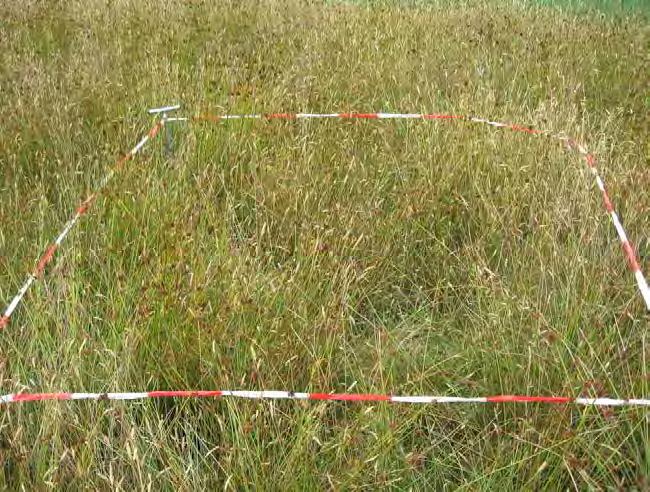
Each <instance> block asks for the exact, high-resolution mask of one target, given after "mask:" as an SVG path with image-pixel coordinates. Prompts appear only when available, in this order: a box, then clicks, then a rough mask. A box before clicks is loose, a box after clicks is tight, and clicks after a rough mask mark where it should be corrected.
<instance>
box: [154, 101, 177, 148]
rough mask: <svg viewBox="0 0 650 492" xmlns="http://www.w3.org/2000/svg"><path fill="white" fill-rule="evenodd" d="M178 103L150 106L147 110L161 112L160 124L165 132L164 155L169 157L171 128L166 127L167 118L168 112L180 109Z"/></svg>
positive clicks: (155, 112)
mask: <svg viewBox="0 0 650 492" xmlns="http://www.w3.org/2000/svg"><path fill="white" fill-rule="evenodd" d="M180 107H181V105H180V104H173V105H169V106H162V107H160V108H152V109H149V110H148V113H149V114H161V116H162V126H163V131H164V132H165V156H166V157H169V156H170V155H171V153H172V134H171V128H168V126H167V121H168V120H169V116H168V113H170V112H171V111H176V110H177V109H180Z"/></svg>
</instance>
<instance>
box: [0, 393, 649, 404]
mask: <svg viewBox="0 0 650 492" xmlns="http://www.w3.org/2000/svg"><path fill="white" fill-rule="evenodd" d="M221 397H231V398H247V399H260V400H261V399H263V400H328V401H357V402H380V401H384V402H390V403H425V404H427V403H428V404H433V403H438V404H443V403H555V404H574V405H587V406H615V407H622V406H637V407H638V406H644V407H647V406H650V399H638V398H636V399H634V398H628V399H617V398H584V397H577V398H571V397H564V396H525V395H497V396H479V397H462V396H395V395H382V394H373V393H298V392H293V391H231V390H215V391H211V390H204V391H142V392H132V393H15V394H10V395H3V396H0V404H2V403H20V402H29V401H45V400H143V399H146V398H221Z"/></svg>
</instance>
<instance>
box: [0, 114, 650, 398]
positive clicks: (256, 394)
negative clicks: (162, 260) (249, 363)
mask: <svg viewBox="0 0 650 492" xmlns="http://www.w3.org/2000/svg"><path fill="white" fill-rule="evenodd" d="M324 118H339V119H421V120H446V119H458V120H465V121H471V122H475V123H481V124H486V125H490V126H494V127H498V128H508V129H511V130H514V131H520V132H524V133H528V134H538V135H545V136H549V137H552V138H557V139H559V140H561V141H563V142H565V144H566V145H567V146H568V147H569V148H570V149H573V150H577V151H578V152H579V153H580V154H581V155H582V156H583V157H584V158H585V161H586V163H587V165H588V166H589V169H591V171H592V173H593V174H594V176H595V179H596V183H597V185H598V188H599V189H600V191H601V193H602V195H603V200H604V203H605V208H606V209H607V212H608V213H609V214H610V216H611V217H612V221H613V222H614V227H615V229H616V232H617V234H618V236H619V239H620V240H621V243H622V246H623V250H624V252H625V255H626V257H627V260H628V263H629V265H630V268H631V269H632V271H633V272H634V276H635V278H636V281H637V284H638V286H639V290H640V292H641V295H642V297H643V299H644V301H645V304H646V306H647V308H648V310H650V289H649V288H648V284H647V282H646V279H645V277H644V276H643V273H642V271H641V268H640V266H639V262H638V261H637V258H636V254H635V252H634V249H633V247H632V245H631V244H630V242H629V240H628V238H627V235H626V234H625V231H624V229H623V226H622V224H621V221H620V219H619V217H618V215H617V214H616V212H615V211H614V207H613V206H612V203H611V200H610V198H609V195H608V194H607V191H606V188H605V185H604V182H603V180H602V178H601V177H600V175H599V173H598V170H597V168H596V165H595V163H596V160H595V157H594V155H593V154H592V153H590V152H588V151H587V150H586V149H585V148H584V146H582V145H580V144H578V143H576V142H575V141H574V140H572V139H570V138H568V137H565V136H562V135H557V134H552V133H550V132H546V131H542V130H536V129H532V128H529V127H526V126H521V125H515V124H510V123H500V122H497V121H490V120H485V119H482V118H476V117H472V116H459V115H446V114H419V113H326V114H317V113H296V114H291V113H273V114H242V115H236V114H234V115H222V116H214V115H201V116H197V117H192V118H185V117H172V118H167V119H166V120H163V121H160V122H158V123H157V124H156V125H155V126H154V127H153V128H152V129H151V130H150V132H149V133H148V134H147V135H146V136H145V137H144V138H142V140H140V141H139V142H138V144H137V145H136V146H135V147H134V148H133V149H131V151H129V153H127V154H126V155H125V156H124V157H123V158H122V159H120V160H119V161H118V162H117V164H116V165H115V167H114V168H113V169H111V171H110V172H109V173H108V174H107V175H106V176H105V177H104V179H103V180H102V181H101V182H100V184H99V186H98V188H97V189H96V190H95V191H94V192H93V193H92V194H91V195H90V196H89V197H88V198H87V199H86V200H84V201H83V202H82V203H81V205H80V206H79V207H78V208H77V210H76V212H75V215H74V216H73V218H72V219H71V220H70V221H69V222H68V223H67V224H66V225H65V226H64V228H63V230H62V232H61V233H60V234H59V236H58V237H57V239H56V240H55V242H54V243H53V244H52V245H51V246H50V247H48V248H47V250H46V251H45V253H44V254H43V256H42V257H41V259H40V261H39V262H38V264H37V266H36V269H35V270H34V273H32V274H31V275H30V276H29V277H28V278H27V281H26V282H25V284H24V285H23V286H22V287H21V289H20V291H19V292H18V294H17V295H16V296H15V297H14V299H13V300H12V301H11V303H10V304H9V306H8V307H7V309H6V310H5V312H4V315H3V316H2V317H0V328H3V327H4V326H6V325H7V323H8V322H9V318H10V317H11V315H12V314H13V312H14V310H15V309H16V307H17V306H18V305H19V304H20V302H21V300H22V298H23V297H24V295H25V293H26V292H27V291H28V289H29V287H30V286H31V285H32V283H33V282H34V281H35V280H36V279H37V277H39V276H40V275H41V274H42V273H43V271H44V270H45V267H46V266H47V264H48V263H50V261H51V260H52V258H53V256H54V254H55V252H56V250H57V249H58V247H59V246H60V245H61V243H62V241H63V240H64V238H65V237H66V236H67V234H68V233H69V232H70V230H71V229H72V228H73V227H74V225H75V224H76V223H77V221H78V220H79V219H80V218H81V216H82V215H83V214H85V213H86V211H87V209H88V208H89V207H90V206H91V204H92V203H93V202H94V201H95V199H96V198H97V196H98V194H99V193H100V192H101V191H102V189H103V188H104V187H105V186H106V185H107V184H108V182H109V181H110V180H111V179H112V177H113V175H114V174H115V172H116V171H119V170H120V169H121V168H122V167H123V165H124V163H125V162H126V161H127V160H129V159H130V158H132V157H133V156H134V155H135V154H136V153H137V152H138V151H139V150H140V149H141V148H142V147H143V146H144V145H145V144H146V143H147V141H148V140H149V139H152V138H154V137H155V136H156V134H157V133H158V131H159V130H160V128H161V127H162V126H163V125H164V123H165V121H167V122H174V121H190V120H191V121H212V122H219V121H227V120H237V119H284V120H294V119H324ZM172 397H176V398H205V397H212V398H217V397H234V398H249V399H292V400H330V401H361V402H364V401H365V402H378V401H384V402H392V403H423V404H434V403H439V404H443V403H555V404H576V405H595V406H650V399H615V398H584V397H558V396H526V395H497V396H487V397H457V396H394V395H381V394H360V393H299V392H291V391H230V390H218V391H183V390H178V391H150V392H126V393H16V394H8V395H4V396H0V404H6V403H16V402H28V401H45V400H138V399H145V398H172Z"/></svg>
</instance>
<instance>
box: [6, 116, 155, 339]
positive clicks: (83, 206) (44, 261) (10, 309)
mask: <svg viewBox="0 0 650 492" xmlns="http://www.w3.org/2000/svg"><path fill="white" fill-rule="evenodd" d="M163 125H164V121H162V120H161V121H159V122H158V123H156V124H155V125H154V126H153V128H151V130H149V132H148V133H147V134H146V135H145V136H144V137H142V139H141V140H140V141H139V142H138V143H137V144H136V145H135V147H133V148H132V149H131V150H130V151H129V152H127V153H126V154H125V155H124V156H123V157H122V158H121V159H119V160H118V161H117V162H116V163H115V165H114V166H113V168H112V169H110V170H109V172H108V173H106V175H105V176H104V177H103V178H102V180H101V181H100V182H99V185H98V186H97V188H96V189H95V191H93V192H92V193H91V194H90V195H89V196H88V198H86V199H85V200H84V201H83V202H81V203H80V204H79V206H78V207H77V209H76V210H75V213H74V215H73V216H72V218H71V219H70V220H69V221H68V222H67V223H66V224H65V225H64V226H63V229H62V230H61V232H60V233H59V235H58V236H57V238H56V239H55V240H54V242H53V243H52V244H50V245H49V246H48V247H47V249H46V250H45V252H44V253H43V255H42V256H41V258H40V260H39V261H38V263H37V264H36V268H35V269H34V271H33V272H32V273H30V274H29V275H28V276H27V280H25V283H24V284H23V285H22V287H21V288H20V290H19V291H18V293H17V294H16V295H15V296H14V298H13V299H12V301H11V302H10V303H9V305H8V306H7V308H6V309H5V311H4V313H3V314H2V316H0V329H2V328H5V327H6V326H7V325H8V324H9V321H10V319H11V315H12V314H13V313H14V311H15V310H16V308H17V307H18V305H19V304H20V302H21V301H22V300H23V297H25V294H27V291H28V290H29V288H30V287H31V286H32V284H33V283H34V282H35V281H36V280H37V279H38V278H39V277H40V276H41V275H42V274H43V272H44V271H45V268H46V267H47V265H48V264H49V263H50V262H51V261H52V259H53V258H54V255H55V253H56V251H57V250H58V249H59V247H60V246H61V243H63V240H64V239H65V238H66V236H67V235H68V234H69V233H70V231H71V230H72V228H73V227H74V226H75V225H76V224H77V222H79V219H81V217H82V216H83V215H84V214H85V213H86V212H87V211H88V209H89V208H90V206H91V205H92V204H93V203H94V202H95V200H96V199H97V197H98V196H99V194H100V193H101V192H102V191H103V190H104V188H105V187H106V185H108V183H109V182H110V181H111V179H113V176H115V173H116V172H118V171H120V170H121V169H122V168H123V167H124V164H126V162H127V161H128V160H129V159H131V158H133V157H134V156H135V155H136V154H137V153H138V152H139V151H140V150H141V149H142V147H144V146H145V144H146V143H147V142H148V141H149V140H150V139H152V138H154V137H155V136H156V135H157V134H158V131H159V130H160V128H161V127H162V126H163Z"/></svg>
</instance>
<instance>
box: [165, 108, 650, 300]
mask: <svg viewBox="0 0 650 492" xmlns="http://www.w3.org/2000/svg"><path fill="white" fill-rule="evenodd" d="M336 118H338V119H344V120H346V119H364V120H369V119H370V120H388V119H395V120H398V119H401V120H404V119H410V120H464V121H470V122H473V123H480V124H484V125H490V126H493V127H496V128H507V129H509V130H514V131H518V132H523V133H527V134H529V135H543V136H547V137H550V138H554V139H558V140H560V141H562V142H564V143H565V145H566V146H567V147H568V148H569V149H571V150H576V151H578V152H579V153H580V154H581V155H582V156H583V157H584V159H585V162H586V163H587V165H588V167H589V169H590V170H591V172H592V174H593V175H594V178H595V180H596V184H597V186H598V189H599V190H600V191H601V193H602V196H603V202H604V205H605V209H606V210H607V213H608V214H609V215H610V216H611V218H612V222H613V223H614V228H615V229H616V233H617V234H618V237H619V239H620V241H621V245H622V247H623V252H624V254H625V257H626V259H627V262H628V265H629V267H630V269H631V270H632V273H633V274H634V278H635V279H636V283H637V286H638V288H639V292H640V293H641V297H642V298H643V300H644V302H645V305H646V309H647V310H648V311H650V288H649V287H648V282H647V281H646V279H645V276H644V275H643V271H642V270H641V267H640V265H639V261H638V260H637V256H636V253H635V251H634V247H633V246H632V243H630V241H629V239H628V237H627V234H626V233H625V229H623V225H622V223H621V220H620V219H619V217H618V214H617V213H616V211H615V210H614V206H613V205H612V201H611V199H610V197H609V194H608V193H607V189H606V188H605V182H604V181H603V179H602V177H601V176H600V174H599V172H598V168H597V167H596V158H595V156H594V154H593V153H591V152H589V151H588V150H587V149H586V148H585V147H584V146H583V145H581V144H579V143H577V142H576V141H575V140H573V139H571V138H569V137H566V136H564V135H560V134H556V133H551V132H549V131H545V130H537V129H534V128H530V127H528V126H523V125H516V124H513V123H501V122H499V121H490V120H486V119H483V118H477V117H475V116H462V115H454V114H440V113H268V114H225V115H211V114H202V115H199V116H194V117H191V118H187V117H174V118H168V120H167V121H170V122H174V121H179V122H180V121H208V122H213V123H218V122H220V121H228V120H242V119H256V120H260V119H266V120H305V119H336Z"/></svg>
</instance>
